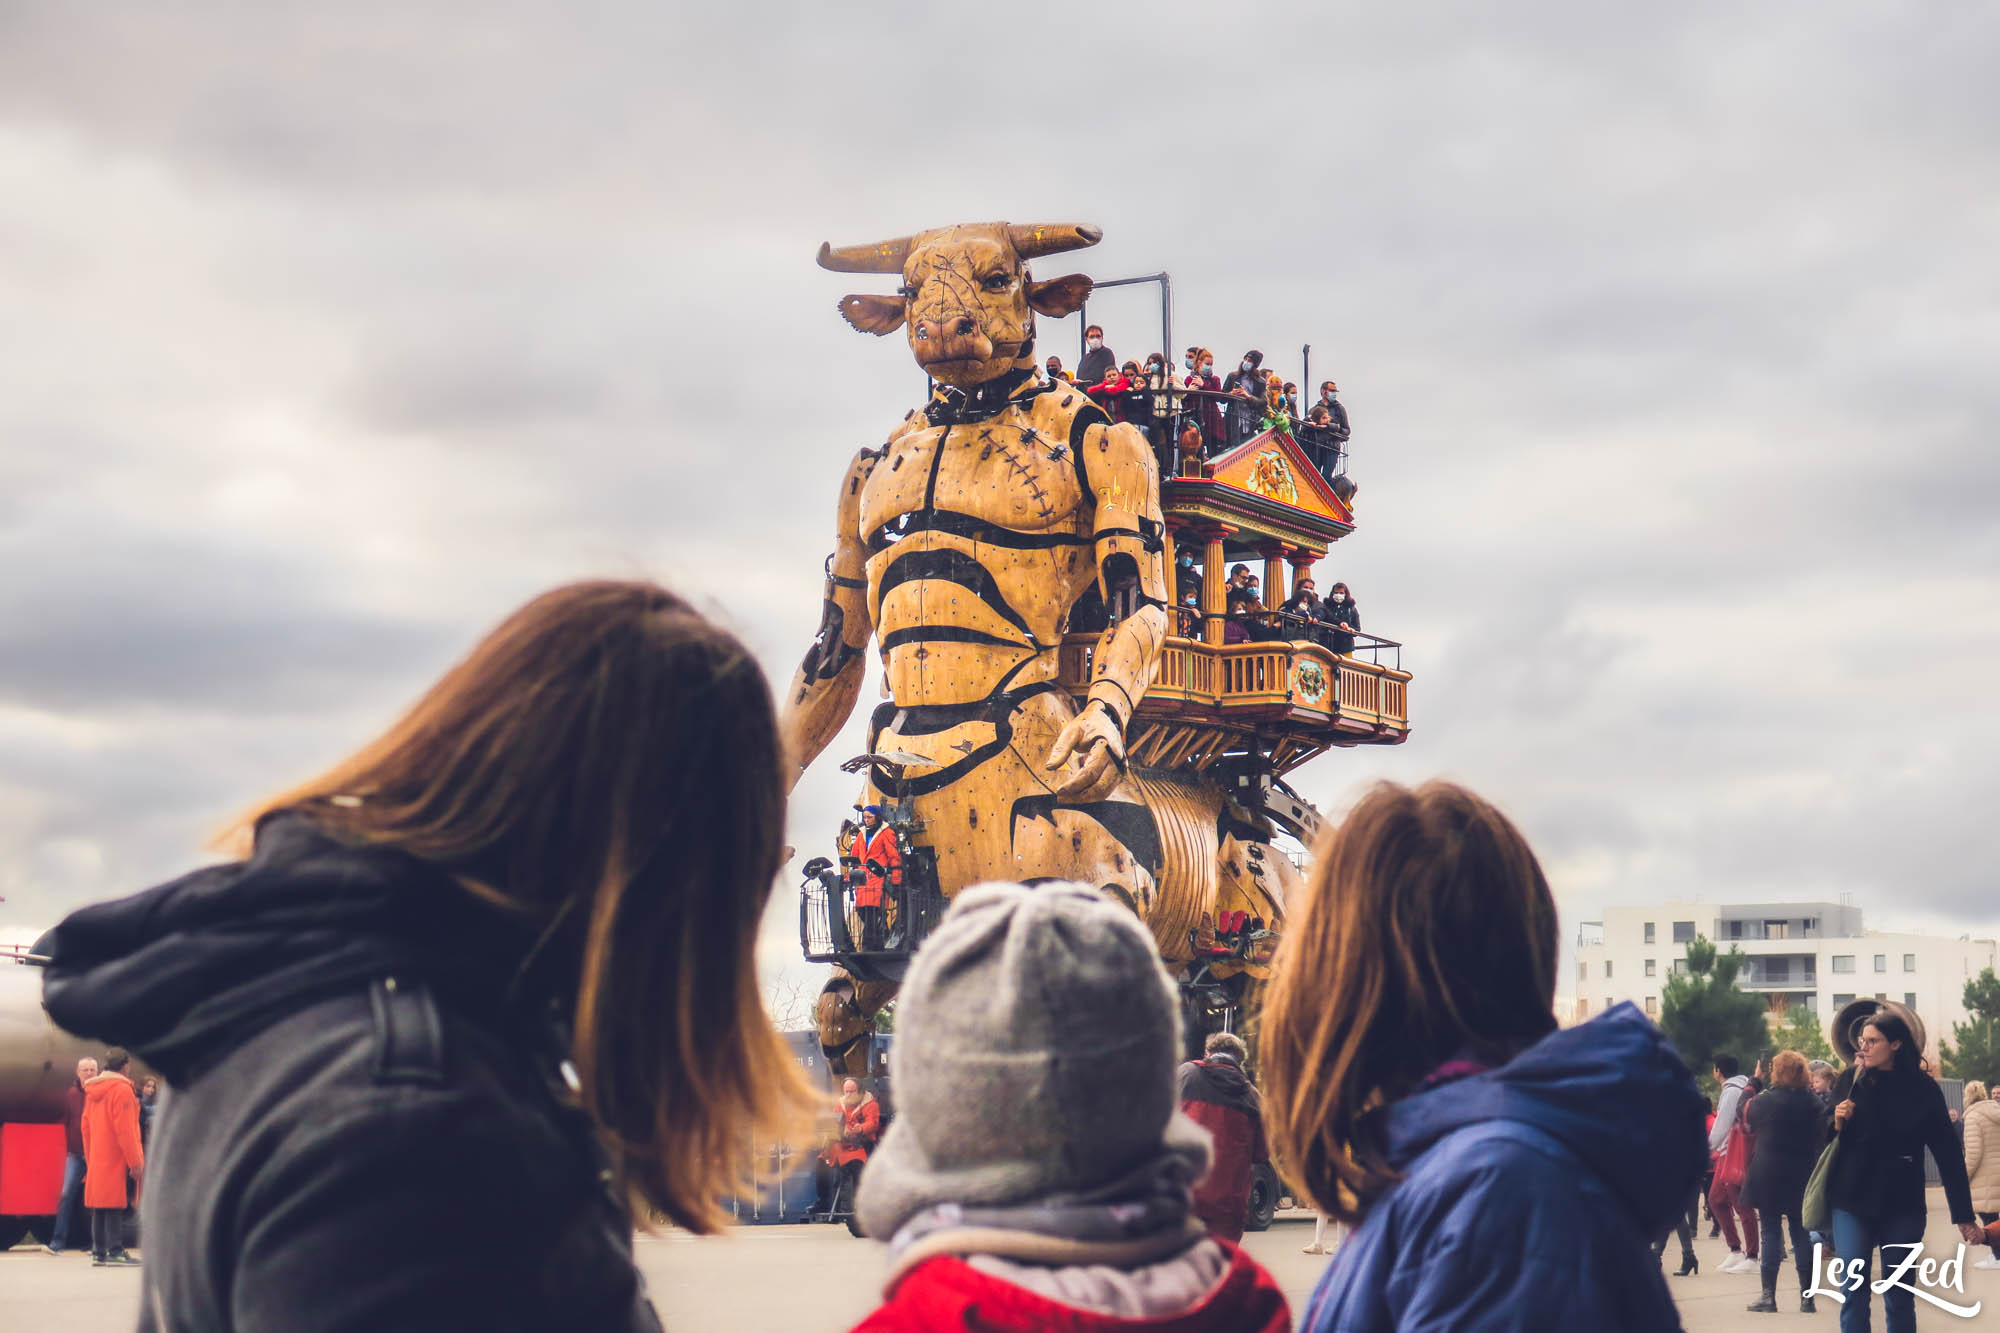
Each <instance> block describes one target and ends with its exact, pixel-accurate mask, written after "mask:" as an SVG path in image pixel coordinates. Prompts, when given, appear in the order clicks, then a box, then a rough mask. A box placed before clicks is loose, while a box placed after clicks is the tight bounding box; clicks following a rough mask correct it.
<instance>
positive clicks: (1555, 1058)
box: [1261, 782, 1707, 1333]
mask: <svg viewBox="0 0 2000 1333" xmlns="http://www.w3.org/2000/svg"><path fill="white" fill-rule="evenodd" d="M1301 898H1302V901H1299V902H1298V903H1296V904H1295V907H1294V911H1293V912H1292V914H1291V915H1290V916H1289V917H1288V919H1287V922H1286V938H1285V943H1284V946H1283V950H1282V952H1281V955H1280V958H1279V963H1278V969H1277V973H1278V975H1277V979H1276V980H1275V982H1274V983H1273V986H1272V992H1271V995H1270V997H1269V999H1268V1001H1267V1006H1266V1009H1265V1012H1264V1023H1263V1037H1262V1043H1261V1054H1262V1063H1263V1070H1262V1072H1263V1082H1264V1093H1265V1116H1266V1125H1267V1129H1268V1132H1269V1135H1270V1139H1271V1147H1272V1152H1273V1155H1274V1157H1275V1158H1276V1159H1277V1161H1278V1164H1279V1166H1280V1168H1281V1170H1282V1171H1283V1172H1284V1174H1285V1175H1286V1176H1287V1178H1288V1179H1290V1180H1291V1181H1292V1182H1293V1183H1294V1184H1295V1185H1297V1186H1298V1187H1300V1188H1301V1189H1302V1190H1303V1192H1304V1193H1305V1194H1306V1195H1307V1197H1308V1198H1309V1199H1310V1200H1311V1202H1312V1203H1313V1204H1314V1205H1315V1206H1317V1207H1318V1208H1320V1209H1321V1210H1322V1211H1324V1212H1326V1213H1328V1214H1330V1215H1332V1216H1334V1217H1336V1218H1338V1219H1340V1220H1342V1221H1345V1222H1349V1223H1353V1224H1357V1229H1356V1230H1355V1232H1354V1234H1353V1237H1352V1239H1350V1240H1349V1242H1348V1243H1347V1245H1346V1246H1345V1247H1343V1248H1342V1250H1341V1252H1340V1255H1339V1257H1338V1258H1336V1259H1335V1260H1334V1261H1333V1263H1332V1264H1331V1265H1330V1266H1329V1267H1328V1270H1327V1272H1326V1275H1325V1276H1324V1277H1323V1278H1322V1279H1321V1280H1320V1283H1319V1286H1318V1289H1317V1290H1316V1291H1315V1292H1314V1294H1313V1298H1312V1301H1311V1304H1310V1305H1309V1307H1308V1308H1307V1311H1306V1315H1305V1317H1304V1319H1303V1321H1302V1322H1301V1324H1300V1328H1301V1329H1302V1330H1304V1331H1305V1333H1329V1331H1331V1330H1341V1331H1343V1333H1347V1331H1350V1330H1390V1329H1394V1330H1399V1331H1400V1333H1412V1331H1414V1330H1446V1329H1449V1330H1454V1331H1455V1333H1457V1331H1462V1330H1473V1329H1502V1328H1506V1329H1620V1330H1625V1331H1626V1333H1642V1331H1644V1330H1655V1329H1678V1328H1680V1326H1681V1324H1680V1318H1679V1316H1678V1314H1677V1313H1676V1311H1675V1309H1674V1303H1673V1298H1672V1296H1671V1295H1670V1294H1669V1292H1668V1290H1667V1285H1666V1280H1665V1278H1664V1277H1663V1276H1662V1275H1661V1273H1660V1268H1659V1264H1658V1262H1657V1261H1656V1260H1655V1259H1654V1257H1653V1252H1652V1248H1651V1245H1652V1241H1653V1240H1654V1239H1655V1238H1656V1237H1660V1236H1663V1235H1664V1234H1665V1232H1666V1231H1667V1229H1668V1228H1670V1227H1671V1226H1672V1225H1673V1223H1674V1219H1675V1217H1676V1215H1677V1214H1678V1213H1679V1212H1680V1210H1681V1208H1682V1206H1683V1204H1684V1203H1685V1201H1686V1200H1687V1198H1688V1197H1689V1195H1690V1193H1691V1192H1692V1191H1693V1188H1694V1185H1695V1180H1696V1178H1697V1177H1698V1176H1699V1175H1700V1173H1701V1170H1702V1167H1703V1166H1704V1164H1705V1163H1706V1160H1707V1144H1706V1141H1705V1137H1704V1135H1703V1130H1702V1118H1703V1115H1702V1101H1701V1097H1700V1094H1699V1093H1697V1092H1696V1090H1695V1085H1694V1079H1693V1077H1692V1076H1691V1075H1690V1074H1689V1072H1688V1069H1687V1067H1686V1065H1684V1064H1683V1063H1682V1062H1681V1060H1680V1059H1679V1057H1677V1056H1676V1055H1675V1054H1674V1052H1673V1050H1672V1049H1671V1048H1670V1047H1669V1046H1668V1044H1667V1042H1666V1040H1665V1038H1664V1037H1662V1036H1661V1034H1660V1032H1659V1029H1657V1028H1656V1027H1654V1026H1653V1024H1652V1023H1651V1022H1649V1021H1648V1020H1647V1019H1646V1017H1645V1015H1643V1014H1641V1013H1640V1012H1639V1011H1638V1010H1637V1009H1636V1008H1634V1007H1633V1006H1632V1005H1630V1004H1621V1005H1618V1006H1616V1007H1614V1008H1612V1009H1610V1010H1608V1011H1607V1012H1605V1013H1604V1014H1603V1015H1601V1016H1600V1017H1598V1018H1596V1019H1594V1020H1592V1021H1590V1022H1587V1023H1582V1024H1579V1025H1578V1026H1576V1027H1572V1028H1567V1029H1558V1028H1557V1026H1556V1021H1555V1018H1554V1016H1553V1014H1552V1012H1551V1011H1552V1005H1553V999H1554V993H1555V976H1556V960H1557V952H1558V933H1557V930H1558V928H1557V920H1556V909H1555V902H1554V899H1553V898H1552V897H1551V895H1550V893H1549V888H1548V883H1547V881H1546V879H1545V878H1544V877H1543V874H1542V871H1541V867H1540V866H1539V865H1538V864H1537V863H1536V861H1535V857H1534V853H1533V852H1532V851H1530V850H1529V848H1528V845H1527V843H1526V841H1525V840H1523V839H1522V837H1521V835H1520V833H1519V832H1518V831H1517V830H1516V829H1515V828H1514V826H1513V825H1512V824H1511V823H1510V822H1509V821H1508V820H1507V818H1506V817H1505V816H1504V815H1502V814H1501V813H1500V812H1499V811H1498V810H1496V809H1495V808H1494V807H1493V806H1491V805H1489V804H1488V803H1487V802H1485V801H1483V800H1481V799H1480V798H1479V797H1477V796H1475V795H1473V794H1472V793H1471V792H1469V791H1467V790H1465V789H1464V788H1462V787H1458V786H1455V785H1452V784H1450V783H1443V782H1433V783H1429V784H1427V785H1425V786H1423V787H1421V788H1419V789H1417V790H1415V791H1412V790H1410V789H1408V788H1404V787H1398V786H1394V785H1391V784H1386V783H1385V784H1382V785H1380V786H1378V787H1377V788H1375V789H1374V790H1373V791H1372V792H1371V793H1370V794H1369V795H1368V796H1367V797H1365V798H1364V799H1363V800H1362V801H1361V803H1360V804H1359V805H1357V806H1356V807H1355V809H1354V811H1353V812H1352V813H1351V814H1350V815H1349V816H1348V818H1347V820H1346V821H1345V822H1344V823H1343V824H1342V825H1341V826H1340V827H1339V828H1338V829H1337V830H1335V832H1334V833H1333V834H1332V835H1331V837H1330V838H1329V839H1328V840H1327V841H1326V842H1325V843H1324V844H1322V846H1321V848H1320V853H1319V857H1318V859H1317V863H1316V865H1315V867H1314V872H1313V875H1312V878H1311V879H1310V881H1309V882H1308V885H1307V891H1306V893H1305V894H1303V895H1301Z"/></svg>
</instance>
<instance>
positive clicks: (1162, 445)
mask: <svg viewBox="0 0 2000 1333" xmlns="http://www.w3.org/2000/svg"><path fill="white" fill-rule="evenodd" d="M1172 380H1173V377H1172V376H1171V375H1169V376H1166V377H1165V381H1166V382H1164V383H1163V382H1162V377H1159V376H1152V377H1149V378H1148V379H1146V380H1145V381H1144V382H1143V383H1140V384H1136V385H1132V386H1131V387H1129V388H1125V389H1122V390H1112V389H1106V388H1105V387H1104V386H1103V385H1102V384H1079V385H1077V386H1076V387H1077V388H1078V389H1079V390H1081V391H1082V392H1083V394H1084V396H1085V397H1087V398H1089V399H1090V400H1091V401H1092V402H1094V403H1096V404H1097V405H1098V406H1099V407H1102V408H1103V409H1104V410H1105V411H1106V412H1109V413H1110V414H1111V416H1112V419H1113V420H1116V421H1122V422H1125V423H1127V424H1129V425H1133V426H1137V427H1139V428H1140V429H1141V430H1143V431H1145V432H1146V435H1147V438H1148V439H1149V440H1151V441H1152V443H1153V447H1154V449H1155V450H1156V451H1158V452H1160V453H1161V455H1162V457H1163V458H1165V459H1167V460H1168V461H1167V462H1166V464H1165V465H1164V466H1163V467H1162V468H1161V475H1162V476H1166V477H1171V476H1177V475H1182V465H1181V463H1180V461H1179V460H1180V457H1181V455H1180V454H1179V452H1178V450H1179V440H1180V437H1181V432H1182V431H1183V430H1184V429H1185V428H1186V427H1187V425H1188V423H1189V422H1190V421H1192V422H1193V423H1194V425H1195V428H1196V430H1198V431H1199V432H1200V434H1201V449H1200V451H1199V453H1198V454H1197V455H1196V456H1195V460H1194V461H1196V462H1206V461H1207V460H1208V459H1211V458H1214V457H1215V456H1216V455H1218V454H1221V453H1225V452H1227V451H1228V450H1230V449H1234V448H1235V447H1236V446H1238V445H1240V444H1243V443H1245V442H1247V441H1249V440H1251V439H1254V438H1255V437H1256V436H1258V435H1261V434H1262V433H1263V432H1264V431H1265V430H1267V429H1269V428H1270V427H1271V426H1273V425H1278V426H1282V427H1283V428H1284V430H1285V433H1286V434H1287V435H1289V436H1290V437H1291V438H1292V441H1293V443H1295V444H1297V445H1298V446H1299V448H1300V450H1302V451H1303V452H1304V453H1305V455H1306V457H1307V459H1308V460H1309V461H1310V462H1311V463H1312V465H1313V466H1314V467H1315V468H1317V469H1318V470H1319V473H1320V475H1321V476H1323V477H1325V478H1327V479H1328V480H1329V481H1331V480H1332V479H1333V478H1335V477H1337V476H1340V475H1341V474H1343V473H1344V472H1346V471H1347V437H1346V435H1344V434H1342V433H1341V432H1340V430H1339V429H1338V428H1336V427H1333V426H1318V425H1314V424H1313V423H1312V422H1311V421H1310V420H1308V419H1304V418H1300V417H1295V416H1292V415H1291V414H1289V413H1284V414H1281V415H1279V416H1278V417H1276V418H1273V417H1271V416H1270V415H1269V414H1268V412H1267V409H1266V406H1265V402H1264V400H1263V399H1260V398H1252V397H1248V396H1246V395H1243V394H1240V393H1236V392H1233V391H1232V392H1228V393H1223V392H1219V391H1217V390H1214V389H1191V388H1188V387H1186V386H1185V385H1178V384H1175V383H1173V382H1172Z"/></svg>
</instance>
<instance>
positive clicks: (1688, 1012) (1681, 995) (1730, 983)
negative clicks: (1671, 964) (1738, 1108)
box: [1660, 935, 1771, 1095]
mask: <svg viewBox="0 0 2000 1333" xmlns="http://www.w3.org/2000/svg"><path fill="white" fill-rule="evenodd" d="M1748 961H1749V956H1748V955H1747V954H1745V953H1744V952H1743V951H1742V950H1741V949H1738V948H1736V947H1735V946H1734V945H1731V946H1730V949H1729V952H1728V953H1726V954H1718V953H1717V952H1716V949H1715V946H1714V945H1713V944H1711V943H1709V941H1708V940H1707V939H1705V938H1703V937H1702V936H1700V935H1697V936H1695V937H1694V938H1693V939H1692V940H1690V941H1688V956H1687V971H1686V972H1677V973H1675V974H1674V975H1672V976H1670V977H1668V978H1667V984H1666V985H1665V986H1663V987H1661V988H1660V1031H1662V1032H1664V1033H1666V1035H1667V1040H1668V1041H1670V1042H1672V1043H1673V1046H1674V1049H1675V1050H1676V1051H1678V1052H1680V1057H1681V1059H1683V1060H1685V1061H1687V1066H1688V1068H1689V1069H1692V1070H1693V1071H1694V1074H1695V1079H1696V1081H1697V1082H1699V1083H1700V1084H1701V1086H1702V1088H1703V1090H1704V1091H1706V1092H1708V1093H1710V1094H1711V1095H1712V1094H1713V1093H1714V1092H1715V1091H1716V1087H1715V1079H1714V1076H1713V1074H1712V1073H1711V1072H1710V1071H1712V1070H1713V1069H1714V1068H1715V1057H1716V1056H1718V1055H1722V1054H1725V1053H1727V1054H1729V1055H1733V1056H1735V1057H1736V1058H1737V1059H1738V1060H1741V1061H1742V1062H1743V1072H1744V1073H1746V1074H1747V1073H1749V1072H1750V1067H1751V1065H1752V1064H1754V1063H1755V1062H1756V1059H1757V1056H1758V1055H1759V1054H1760V1053H1761V1052H1762V1051H1763V1049H1764V1048H1765V1047H1766V1046H1768V1045H1770V1043H1771V1029H1770V1025H1769V1024H1767V1023H1766V1022H1765V1021H1764V1001H1763V1000H1762V999H1761V998H1759V997H1758V996H1755V995H1751V994H1749V993H1748V992H1747V991H1743V990H1740V989H1738V988H1737V985H1736V978H1737V976H1738V974H1740V973H1741V972H1742V971H1743V965H1744V964H1745V963H1747V962H1748Z"/></svg>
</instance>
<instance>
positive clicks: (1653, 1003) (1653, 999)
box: [1646, 995, 1660, 1018]
mask: <svg viewBox="0 0 2000 1333" xmlns="http://www.w3.org/2000/svg"><path fill="white" fill-rule="evenodd" d="M1659 1012H1660V997H1659V996H1657V995H1648V996H1647V997H1646V1017H1648V1018H1652V1017H1654V1016H1656V1015H1657V1014H1658V1013H1659Z"/></svg>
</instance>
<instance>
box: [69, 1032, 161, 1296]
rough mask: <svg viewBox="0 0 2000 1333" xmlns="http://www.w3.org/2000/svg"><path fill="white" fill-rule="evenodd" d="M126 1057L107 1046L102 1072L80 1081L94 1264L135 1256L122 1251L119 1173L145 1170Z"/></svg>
mask: <svg viewBox="0 0 2000 1333" xmlns="http://www.w3.org/2000/svg"><path fill="white" fill-rule="evenodd" d="M131 1063H132V1057H131V1056H129V1055H127V1054H126V1053H125V1052H124V1051H122V1050H119V1049H118V1048H117V1047H115V1046H114V1047H113V1048H112V1049H111V1050H110V1051H108V1052H107V1053H106V1054H105V1056H104V1072H103V1073H101V1074H99V1075H98V1076H97V1077H96V1078H94V1079H91V1080H90V1081H89V1082H88V1083H86V1084H84V1085H83V1206H84V1207H86V1208H88V1209H89V1210H90V1257H91V1261H92V1262H93V1263H94V1264H96V1265H97V1266H98V1267H100V1268H102V1267H107V1266H115V1265H131V1264H136V1263H138V1262H139V1261H138V1260H137V1259H134V1258H133V1257H132V1256H131V1255H129V1254H127V1253H126V1252H125V1235H124V1231H125V1228H124V1216H125V1205H126V1203H127V1200H126V1197H125V1177H126V1175H127V1174H128V1173H130V1174H133V1175H136V1174H138V1173H139V1172H141V1171H143V1170H145V1167H146V1150H145V1148H144V1147H143V1146H141V1144H140V1142H139V1091H138V1089H137V1088H135V1087H133V1086H132V1079H131V1076H130V1075H128V1074H127V1073H126V1072H125V1069H126V1067H127V1066H128V1065H130V1064H131Z"/></svg>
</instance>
